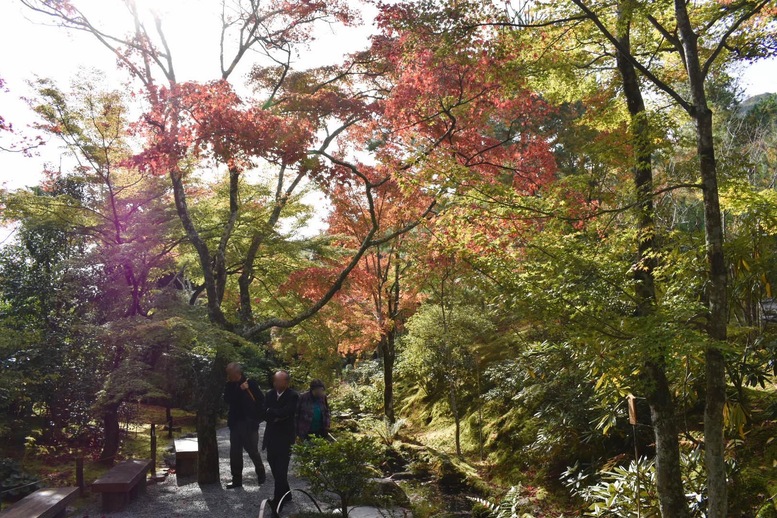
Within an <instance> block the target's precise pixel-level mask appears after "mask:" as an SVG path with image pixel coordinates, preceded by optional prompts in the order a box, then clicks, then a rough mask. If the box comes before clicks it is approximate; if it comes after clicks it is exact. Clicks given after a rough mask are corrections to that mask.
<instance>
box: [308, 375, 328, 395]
mask: <svg viewBox="0 0 777 518" xmlns="http://www.w3.org/2000/svg"><path fill="white" fill-rule="evenodd" d="M310 393H311V394H313V397H317V398H322V397H324V394H326V387H324V382H323V381H321V380H318V379H316V380H313V381H311V382H310Z"/></svg>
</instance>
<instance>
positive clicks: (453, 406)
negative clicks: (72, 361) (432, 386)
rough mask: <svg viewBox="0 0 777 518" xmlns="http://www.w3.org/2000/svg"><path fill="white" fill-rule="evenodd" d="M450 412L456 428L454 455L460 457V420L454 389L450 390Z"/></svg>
mask: <svg viewBox="0 0 777 518" xmlns="http://www.w3.org/2000/svg"><path fill="white" fill-rule="evenodd" d="M449 397H450V403H451V412H453V422H454V424H455V426H456V455H458V456H459V457H461V419H460V417H459V404H458V401H457V400H456V389H455V388H453V387H451V388H450V394H449Z"/></svg>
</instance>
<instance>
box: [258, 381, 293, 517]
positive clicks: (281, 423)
mask: <svg viewBox="0 0 777 518" xmlns="http://www.w3.org/2000/svg"><path fill="white" fill-rule="evenodd" d="M290 381H291V376H289V373H288V372H286V371H278V372H276V373H275V376H273V389H272V390H270V391H268V392H267V395H266V396H265V406H266V407H267V410H266V417H267V426H266V428H265V430H264V440H263V441H262V449H266V450H267V462H268V463H269V464H270V471H271V472H272V476H273V479H274V480H275V487H274V489H273V498H272V500H270V501H269V502H268V503H269V504H270V506H271V507H272V508H273V510H274V511H275V512H276V513H279V512H280V511H281V510H280V508H278V504H279V503H280V502H281V499H282V498H283V495H285V494H286V493H287V492H288V491H289V461H290V460H291V447H292V445H293V444H294V439H295V425H294V414H295V412H296V410H297V403H298V401H299V394H297V393H296V392H295V391H294V390H292V389H290V388H289V383H290ZM288 500H291V495H289V496H287V497H286V498H285V499H284V500H283V502H284V503H285V502H287V501H288Z"/></svg>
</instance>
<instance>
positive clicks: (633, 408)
mask: <svg viewBox="0 0 777 518" xmlns="http://www.w3.org/2000/svg"><path fill="white" fill-rule="evenodd" d="M636 399H637V398H636V397H635V396H634V394H629V397H628V400H629V424H630V425H631V433H632V436H633V437H634V467H635V468H636V469H637V471H636V473H637V518H640V516H642V502H641V500H640V494H639V487H640V480H639V450H638V449H637V403H636Z"/></svg>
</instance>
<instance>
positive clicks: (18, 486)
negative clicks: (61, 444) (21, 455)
mask: <svg viewBox="0 0 777 518" xmlns="http://www.w3.org/2000/svg"><path fill="white" fill-rule="evenodd" d="M41 487H42V486H41V483H40V480H39V479H38V478H37V477H34V476H32V475H30V474H28V473H25V472H24V471H22V469H21V467H20V466H19V463H18V462H16V461H14V460H12V459H0V491H1V492H2V496H3V499H6V498H10V499H13V498H15V497H23V496H26V495H29V494H30V493H34V492H35V491H37V490H38V489H40V488H41Z"/></svg>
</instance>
